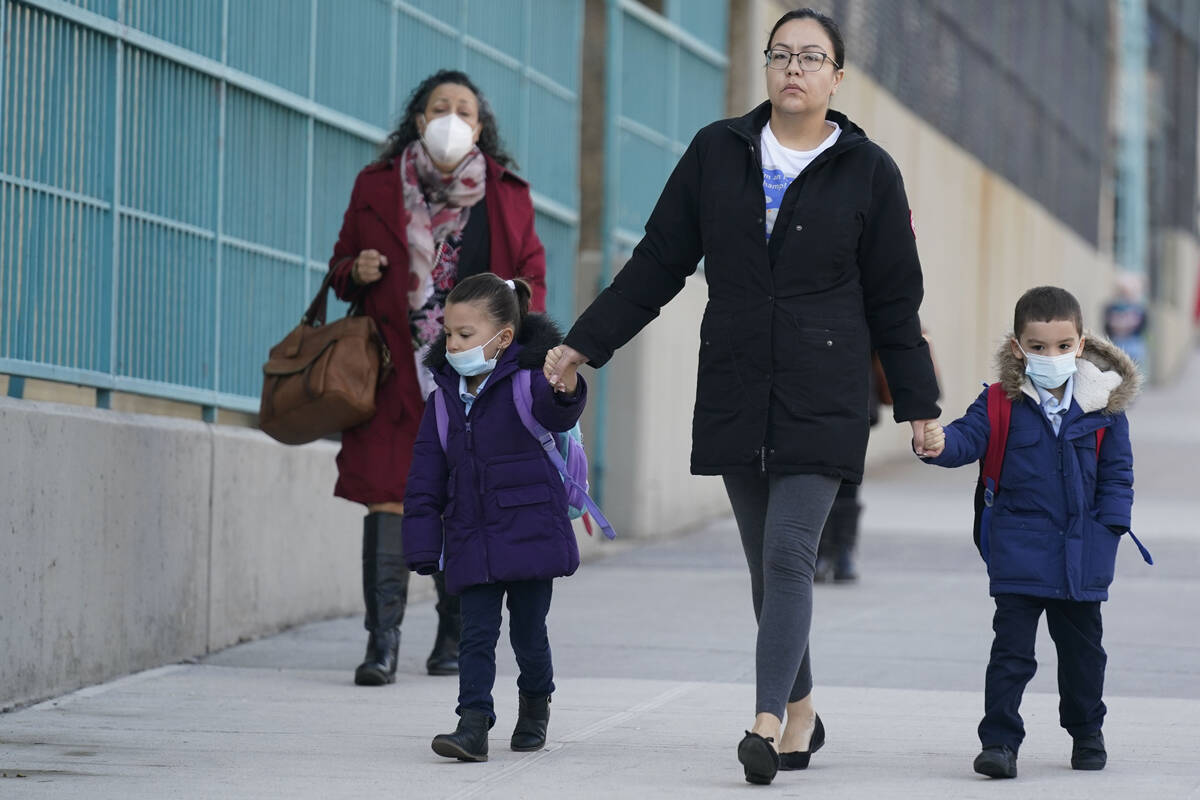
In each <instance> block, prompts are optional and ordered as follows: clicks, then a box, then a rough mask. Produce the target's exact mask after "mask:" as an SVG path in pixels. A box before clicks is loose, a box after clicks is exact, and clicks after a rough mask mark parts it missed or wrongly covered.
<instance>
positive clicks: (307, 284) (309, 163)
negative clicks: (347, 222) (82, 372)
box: [303, 0, 317, 302]
mask: <svg viewBox="0 0 1200 800" xmlns="http://www.w3.org/2000/svg"><path fill="white" fill-rule="evenodd" d="M310 12H311V13H310V27H309V32H308V99H309V100H316V99H317V0H312V5H311V9H310ZM305 128H306V132H305V136H306V137H307V139H308V141H307V148H306V149H307V152H306V154H305V157H304V162H305V163H304V274H303V279H304V297H305V301H306V302H307V299H308V298H309V297H310V296H311V295H312V288H311V283H312V237H313V232H312V207H313V149H314V139H315V138H316V121H315V120H314V119H313V116H312V115H311V114H309V115H308V118H307V124H306V125H305Z"/></svg>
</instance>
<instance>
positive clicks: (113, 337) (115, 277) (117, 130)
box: [108, 0, 125, 378]
mask: <svg viewBox="0 0 1200 800" xmlns="http://www.w3.org/2000/svg"><path fill="white" fill-rule="evenodd" d="M124 22H125V0H117V23H118V24H124ZM114 42H115V45H114V46H115V47H116V67H115V70H114V75H115V84H116V85H115V86H114V87H113V188H112V265H111V266H112V280H111V282H110V284H109V292H110V294H109V298H108V299H109V320H108V374H109V375H110V376H112V377H113V378H116V377H117V366H118V363H117V317H118V314H119V312H120V290H121V144H122V138H123V137H124V135H125V134H124V131H123V129H122V119H121V117H122V116H123V115H124V113H125V109H124V91H125V86H124V84H125V72H124V59H125V43H124V42H123V41H122V40H121V38H120V37H117V38H116V39H114Z"/></svg>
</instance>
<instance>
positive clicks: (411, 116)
mask: <svg viewBox="0 0 1200 800" xmlns="http://www.w3.org/2000/svg"><path fill="white" fill-rule="evenodd" d="M444 83H454V84H457V85H459V86H465V87H466V88H468V89H470V90H471V92H472V93H473V94H474V95H475V99H476V101H478V103H479V124H480V126H481V128H482V129H481V130H480V132H479V149H480V150H482V151H483V152H485V153H487V154H488V155H489V156H491V157H492V159H493V160H494V161H496V162H497V163H498V164H499V165H500V166H502V167H509V168H513V169H515V168H516V162H515V161H513V159H512V156H510V155H509V154H508V153H507V152H505V150H504V145H503V144H502V143H501V141H500V129H499V128H498V127H497V125H496V115H495V114H493V113H492V107H491V106H490V105H488V101H487V98H485V97H484V96H483V93H482V92H480V91H479V87H478V86H476V85H475V84H474V83H472V82H471V79H470V78H469V77H467V74H466V73H465V72H459V71H458V70H453V69H443V70H439V71H438V72H435V73H433V74H432V75H430V76H429V77H428V78H426V79H425V80H423V81H421V82H420V83H419V84H417V88H416V89H413V92H412V94H410V95H409V96H408V102H406V103H405V104H404V116H402V117H401V118H400V124H399V126H398V127H397V128H396V130H394V131H392V132H391V134H390V135H389V136H388V138H387V141H385V142H384V143H383V151H382V152H381V153H380V156H379V160H380V161H381V162H386V161H391V160H392V159H393V158H395V157H396V156H398V155H400V154H401V153H402V152H404V148H406V147H408V146H409V145H410V144H412V143H413V142H415V141H417V140H418V139H420V138H421V133H420V131H418V130H417V117H419V116H420V115H422V114H424V113H425V106H427V105H429V96H430V95H431V94H433V90H434V89H436V88H437V87H439V86H441V85H442V84H444Z"/></svg>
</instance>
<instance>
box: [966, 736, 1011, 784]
mask: <svg viewBox="0 0 1200 800" xmlns="http://www.w3.org/2000/svg"><path fill="white" fill-rule="evenodd" d="M975 771H976V772H978V773H979V774H980V775H987V776H988V777H989V778H1015V777H1017V754H1016V753H1014V752H1013V751H1012V748H1010V747H1009V746H1008V745H1003V744H996V745H989V746H987V747H985V748H983V752H981V753H980V754H979V755H977V756H975Z"/></svg>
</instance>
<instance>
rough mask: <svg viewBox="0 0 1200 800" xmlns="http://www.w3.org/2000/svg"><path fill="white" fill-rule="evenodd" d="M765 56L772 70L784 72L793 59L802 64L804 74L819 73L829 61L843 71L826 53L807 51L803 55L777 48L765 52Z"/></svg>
mask: <svg viewBox="0 0 1200 800" xmlns="http://www.w3.org/2000/svg"><path fill="white" fill-rule="evenodd" d="M763 55H764V56H766V57H767V66H768V67H769V68H771V69H777V70H780V71H783V70H785V69H787V68H788V67H789V66H791V64H792V59H793V58H795V59H796V62H797V63H798V64H800V69H801V70H803V71H804V72H819V71H820V70H821V67H823V66H825V62H826V61H828V62H829V63H830V64H833V68H834V69H841V67H839V66H838V63H837V62H836V61H834V60H833V59H832V58H830V57H829V56H827V55H825V54H824V53H820V52H817V51H815V50H806V51H804V52H803V53H793V52H792V51H790V50H781V49H779V48H775V49H773V50H763Z"/></svg>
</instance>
